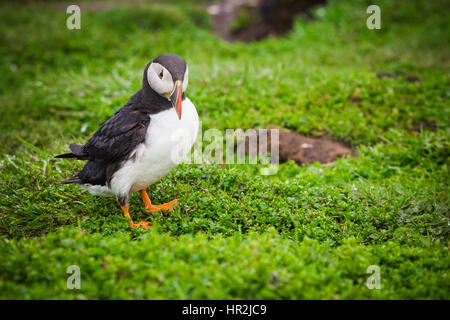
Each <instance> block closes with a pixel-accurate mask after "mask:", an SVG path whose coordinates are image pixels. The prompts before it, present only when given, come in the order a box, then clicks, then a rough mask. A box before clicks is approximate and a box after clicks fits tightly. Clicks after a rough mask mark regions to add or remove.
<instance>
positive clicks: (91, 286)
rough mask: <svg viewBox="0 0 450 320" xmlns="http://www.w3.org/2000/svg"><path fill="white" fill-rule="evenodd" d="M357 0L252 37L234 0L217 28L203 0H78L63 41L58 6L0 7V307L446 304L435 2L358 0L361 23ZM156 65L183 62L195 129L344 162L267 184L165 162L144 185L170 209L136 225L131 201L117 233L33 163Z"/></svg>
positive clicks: (286, 167)
mask: <svg viewBox="0 0 450 320" xmlns="http://www.w3.org/2000/svg"><path fill="white" fill-rule="evenodd" d="M289 2H290V1H279V2H277V1H275V2H274V3H283V5H288V3H289ZM371 4H374V3H373V1H366V0H349V1H327V3H323V2H321V5H319V6H313V7H308V8H307V10H306V11H301V12H299V13H298V14H296V15H294V16H293V17H292V23H288V25H289V27H291V28H287V29H283V30H275V29H273V30H272V29H271V28H268V27H267V25H266V24H267V23H268V22H267V20H265V19H266V18H265V17H264V15H263V14H262V15H261V16H260V17H258V16H257V15H256V16H255V13H254V11H255V9H254V6H251V5H249V6H248V7H245V6H244V8H239V10H237V11H236V12H235V14H234V15H233V17H232V18H233V19H231V20H230V22H229V24H226V28H229V29H223V28H224V27H223V25H220V21H219V22H218V21H217V17H216V16H217V14H215V12H217V10H219V9H220V8H219V7H213V8H211V5H218V4H217V3H213V4H212V3H210V2H209V1H200V0H199V1H176V0H170V1H156V0H155V1H153V0H148V1H125V2H122V1H104V2H95V1H89V2H80V3H79V5H80V7H81V29H80V30H68V29H67V28H66V19H67V17H68V14H66V8H67V6H68V5H69V3H67V2H63V1H61V2H43V1H27V2H23V3H20V4H19V3H16V2H9V1H4V2H2V3H1V4H0V55H1V57H2V62H1V64H0V72H1V75H2V76H1V77H0V99H1V108H0V128H1V129H0V130H1V135H0V152H1V162H0V164H1V167H0V170H1V171H0V211H1V217H0V238H1V242H0V252H1V257H2V258H1V261H0V297H1V298H67V299H73V298H78V299H86V298H178V299H180V298H194V299H196V298H206V299H207V298H218V299H221V298H248V299H257V298H274V299H280V298H284V299H300V298H318V299H322V298H328V299H343V298H440V299H448V298H449V289H448V288H450V280H449V276H448V269H449V265H450V260H449V255H448V245H449V242H448V241H449V238H448V233H449V227H448V226H449V220H448V191H449V189H448V164H449V95H450V93H449V90H448V88H449V73H448V71H449V53H450V47H449V46H450V41H449V40H450V30H449V29H450V28H449V24H448V21H450V10H449V9H450V3H449V1H437V0H436V1H389V0H382V1H381V0H380V1H376V4H377V5H379V6H380V8H381V29H380V30H369V29H367V27H366V19H367V17H368V16H369V15H368V14H367V13H366V8H367V7H368V6H369V5H371ZM208 12H209V13H208ZM255 25H256V27H255ZM221 28H222V29H221ZM252 28H254V29H252ZM248 30H251V31H248ZM224 33H225V34H226V37H231V38H227V39H226V40H224V39H221V36H224ZM255 39H256V40H258V41H252V40H255ZM228 40H229V41H228ZM163 53H176V54H178V55H180V56H182V57H183V58H184V59H185V60H186V61H187V63H188V64H189V72H190V77H189V88H188V91H187V95H188V96H189V98H190V99H191V100H192V101H193V103H194V104H195V105H196V107H197V110H198V113H199V115H200V118H201V120H202V122H203V130H206V129H209V128H217V129H219V130H224V129H226V128H243V129H248V128H267V127H276V128H281V129H286V130H292V131H296V132H300V133H303V134H306V135H311V136H324V135H326V136H331V137H333V138H335V139H339V140H341V141H344V142H345V143H347V144H349V145H350V146H351V147H353V148H354V149H355V150H356V152H358V154H359V157H356V158H345V159H339V160H337V161H336V162H333V163H331V164H327V165H321V164H319V163H315V164H312V165H308V166H297V165H296V164H295V163H294V162H292V161H288V162H286V163H283V164H282V165H280V168H279V170H278V172H277V174H276V175H274V176H261V175H260V174H259V171H258V167H255V166H227V167H221V166H208V165H187V164H185V165H182V166H180V167H178V168H177V169H176V170H175V171H174V172H172V173H171V174H170V175H169V176H168V177H167V178H165V179H163V180H162V181H161V182H160V183H158V184H157V185H155V186H152V187H151V188H150V195H151V197H152V200H154V202H155V203H160V202H166V201H168V200H171V199H172V198H178V199H179V201H180V206H178V207H177V208H176V210H175V211H174V212H173V213H171V214H170V215H167V216H160V215H159V214H147V213H146V212H145V211H144V210H143V208H142V206H141V205H140V203H139V199H138V198H137V197H133V199H132V206H131V208H132V215H133V217H135V219H146V220H149V221H152V222H153V225H154V227H153V228H152V230H151V231H143V230H129V228H128V225H127V222H126V219H125V218H124V217H122V215H121V213H120V209H119V208H118V206H117V204H116V203H114V201H113V200H111V199H105V198H97V197H93V196H91V195H87V194H86V193H84V192H82V191H80V190H79V189H78V188H76V186H70V187H67V186H66V187H62V186H58V185H57V182H58V181H59V180H62V179H64V178H67V177H68V176H71V174H72V172H74V171H75V170H77V169H80V168H81V165H82V164H81V163H74V162H70V161H56V160H54V159H53V158H52V157H53V155H55V154H58V153H62V152H65V151H66V150H67V147H68V144H69V143H72V142H79V143H82V142H84V141H86V139H88V138H89V137H90V135H92V133H93V132H95V130H96V129H97V128H98V126H99V125H101V124H102V123H103V122H104V121H105V120H106V119H108V118H109V117H110V116H111V115H112V114H113V112H115V111H116V110H117V109H118V108H120V107H121V106H122V105H123V104H124V103H125V102H126V101H127V100H128V98H129V97H130V96H131V95H132V94H133V93H134V92H135V91H137V90H138V89H139V88H140V87H141V81H142V72H143V69H144V67H145V65H146V64H147V63H148V61H150V60H151V59H153V58H154V57H156V56H158V55H160V54H163ZM73 264H77V265H79V266H80V268H81V270H82V274H83V278H82V290H79V291H69V290H67V289H66V287H65V283H66V282H65V281H66V277H67V274H66V268H67V266H69V265H73ZM369 265H379V266H380V268H381V270H382V289H381V290H369V289H368V288H367V287H366V285H365V283H366V279H367V277H368V275H367V274H366V273H365V272H366V268H367V267H368V266H369Z"/></svg>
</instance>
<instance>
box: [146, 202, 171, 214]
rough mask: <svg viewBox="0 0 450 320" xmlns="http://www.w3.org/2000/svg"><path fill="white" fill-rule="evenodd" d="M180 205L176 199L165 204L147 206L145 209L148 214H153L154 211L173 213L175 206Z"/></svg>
mask: <svg viewBox="0 0 450 320" xmlns="http://www.w3.org/2000/svg"><path fill="white" fill-rule="evenodd" d="M174 205H178V200H177V199H174V200H172V201H170V202H167V203H164V204H151V205H150V206H145V209H147V212H153V211H160V210H164V211H173V206H174Z"/></svg>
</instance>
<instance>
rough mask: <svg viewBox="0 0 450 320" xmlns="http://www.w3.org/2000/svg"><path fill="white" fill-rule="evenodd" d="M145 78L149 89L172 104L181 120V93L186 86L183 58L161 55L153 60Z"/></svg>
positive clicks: (185, 70)
mask: <svg viewBox="0 0 450 320" xmlns="http://www.w3.org/2000/svg"><path fill="white" fill-rule="evenodd" d="M144 76H146V78H147V81H148V84H149V85H150V88H152V89H153V90H154V91H155V92H156V93H157V94H159V95H161V96H162V97H164V98H166V99H167V100H169V101H170V102H171V103H172V106H173V107H174V109H175V111H176V112H177V114H178V118H179V119H181V104H182V98H183V93H184V91H185V90H186V88H187V85H188V76H189V73H188V67H187V64H186V62H185V61H184V60H183V58H181V57H179V56H177V55H176V54H170V53H169V54H163V55H161V56H159V57H157V58H156V59H153V60H152V61H151V62H150V64H149V65H148V68H147V73H146V74H144Z"/></svg>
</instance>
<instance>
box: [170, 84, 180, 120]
mask: <svg viewBox="0 0 450 320" xmlns="http://www.w3.org/2000/svg"><path fill="white" fill-rule="evenodd" d="M170 102H171V103H172V106H173V107H174V108H175V111H176V112H177V114H178V119H180V120H181V104H182V90H181V81H179V80H177V81H176V82H175V88H174V90H173V92H172V94H171V95H170Z"/></svg>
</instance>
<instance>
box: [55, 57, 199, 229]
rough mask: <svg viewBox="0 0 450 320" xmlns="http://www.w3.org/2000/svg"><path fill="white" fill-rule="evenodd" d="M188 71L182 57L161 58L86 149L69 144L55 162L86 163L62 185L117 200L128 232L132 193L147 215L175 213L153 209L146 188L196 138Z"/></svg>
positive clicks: (146, 225)
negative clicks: (68, 159) (187, 94)
mask: <svg viewBox="0 0 450 320" xmlns="http://www.w3.org/2000/svg"><path fill="white" fill-rule="evenodd" d="M188 78H189V71H188V66H187V64H186V62H185V61H184V60H183V58H181V57H179V56H178V55H176V54H163V55H160V56H159V57H157V58H155V59H153V60H152V61H150V62H149V63H148V64H147V66H146V67H145V69H144V75H143V79H142V88H141V89H140V90H139V91H137V92H136V93H135V94H134V95H133V96H131V98H130V99H129V100H128V102H127V103H126V104H125V105H124V106H123V107H122V108H120V109H119V110H118V111H117V112H115V113H114V115H113V116H112V117H111V118H109V119H108V120H107V121H106V122H105V123H104V124H103V125H102V126H100V128H99V129H98V130H97V131H96V132H95V133H94V135H93V136H92V137H91V138H90V139H89V140H88V141H87V142H86V143H85V144H76V143H73V144H70V150H71V152H69V153H64V154H60V155H57V156H55V158H72V159H76V160H84V161H87V163H86V165H85V166H84V167H83V169H82V170H81V171H79V172H78V173H76V174H75V175H74V176H73V177H72V178H70V179H67V180H64V181H61V182H60V184H63V185H64V184H71V183H76V184H79V185H80V186H81V187H82V188H83V189H85V190H87V191H88V192H90V193H91V194H93V195H99V196H115V197H116V198H117V200H118V202H119V204H120V206H121V208H122V211H123V214H124V215H125V217H126V218H127V220H128V221H129V224H130V227H131V228H140V227H142V228H144V229H149V228H150V227H151V225H150V224H149V223H148V222H146V221H141V222H138V223H134V222H133V220H132V218H131V216H130V212H129V203H130V194H131V193H133V192H140V195H141V198H142V201H143V204H144V206H145V208H146V210H147V211H148V212H152V211H160V210H166V211H173V206H174V205H177V204H178V200H177V199H174V200H172V201H170V202H168V203H164V204H159V205H155V204H152V202H151V200H150V198H149V196H148V194H147V191H146V188H147V187H148V186H150V185H152V184H154V183H156V182H158V181H159V180H161V179H162V178H163V177H164V176H166V175H167V174H168V173H169V172H170V171H172V170H173V169H174V168H175V167H176V166H177V165H178V164H179V163H181V162H182V161H183V159H184V158H185V157H186V155H187V154H188V153H189V151H190V150H191V148H192V146H193V144H194V142H195V140H196V138H197V134H198V129H199V117H198V114H197V110H196V108H195V106H194V104H193V103H192V102H191V101H190V100H189V98H188V97H187V96H186V95H185V91H186V89H187V86H188Z"/></svg>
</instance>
